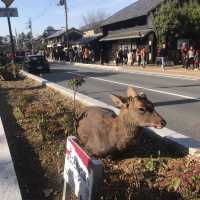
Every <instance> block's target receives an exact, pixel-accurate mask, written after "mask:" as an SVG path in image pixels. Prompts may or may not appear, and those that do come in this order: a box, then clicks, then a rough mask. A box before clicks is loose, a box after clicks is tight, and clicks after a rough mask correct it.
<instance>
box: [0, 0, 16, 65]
mask: <svg viewBox="0 0 200 200" xmlns="http://www.w3.org/2000/svg"><path fill="white" fill-rule="evenodd" d="M1 1H2V2H3V3H4V4H5V6H6V8H5V9H8V8H9V6H10V5H11V4H12V3H13V2H14V0H1ZM6 17H7V20H8V28H9V33H10V42H11V49H12V57H11V59H12V63H15V45H14V40H13V34H12V27H11V22H10V17H11V15H10V13H9V12H8V15H7V16H6Z"/></svg>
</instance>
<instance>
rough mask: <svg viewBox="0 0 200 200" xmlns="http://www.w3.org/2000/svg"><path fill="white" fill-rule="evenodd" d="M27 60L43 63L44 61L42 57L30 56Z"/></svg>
mask: <svg viewBox="0 0 200 200" xmlns="http://www.w3.org/2000/svg"><path fill="white" fill-rule="evenodd" d="M29 60H30V61H33V62H43V61H45V59H44V57H43V56H30V57H29Z"/></svg>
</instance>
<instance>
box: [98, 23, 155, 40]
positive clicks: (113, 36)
mask: <svg viewBox="0 0 200 200" xmlns="http://www.w3.org/2000/svg"><path fill="white" fill-rule="evenodd" d="M151 31H152V29H149V28H148V27H147V26H136V27H133V28H126V29H119V30H115V31H109V32H108V35H107V36H105V37H103V38H102V39H101V40H100V41H112V40H123V39H128V38H129V39H131V38H142V37H145V36H146V35H147V34H148V33H150V32H151Z"/></svg>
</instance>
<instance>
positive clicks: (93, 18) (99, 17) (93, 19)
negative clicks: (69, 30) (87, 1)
mask: <svg viewBox="0 0 200 200" xmlns="http://www.w3.org/2000/svg"><path fill="white" fill-rule="evenodd" d="M107 17H108V14H107V13H106V12H105V11H103V10H97V11H96V12H88V13H87V14H86V15H83V26H88V28H95V26H96V25H98V24H100V23H101V22H102V21H103V20H105V19H106V18H107Z"/></svg>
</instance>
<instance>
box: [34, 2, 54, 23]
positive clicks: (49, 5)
mask: <svg viewBox="0 0 200 200" xmlns="http://www.w3.org/2000/svg"><path fill="white" fill-rule="evenodd" d="M53 4H54V0H53V1H51V2H50V3H49V4H48V6H47V7H45V8H44V9H43V10H42V12H41V13H40V14H38V15H36V16H33V17H31V18H32V21H37V20H39V19H40V18H41V17H43V16H44V15H45V14H46V13H47V11H48V10H49V8H51V7H52V6H53Z"/></svg>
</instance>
